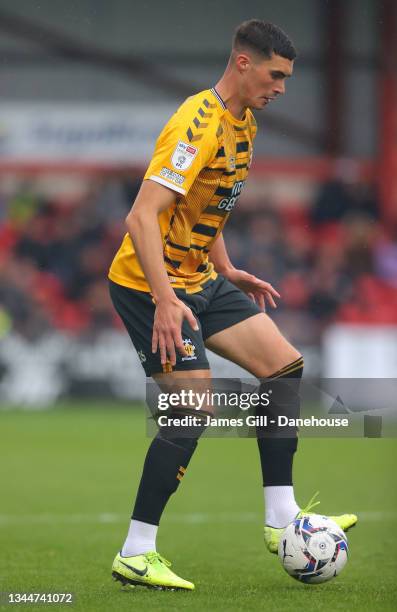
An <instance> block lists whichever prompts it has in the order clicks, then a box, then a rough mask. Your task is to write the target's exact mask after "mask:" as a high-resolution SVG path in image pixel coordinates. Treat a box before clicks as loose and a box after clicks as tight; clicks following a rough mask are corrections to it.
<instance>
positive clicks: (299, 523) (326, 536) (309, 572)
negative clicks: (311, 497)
mask: <svg viewBox="0 0 397 612" xmlns="http://www.w3.org/2000/svg"><path fill="white" fill-rule="evenodd" d="M278 556H279V559H280V561H281V564H282V566H283V568H284V569H285V571H286V572H287V573H288V574H289V575H290V576H292V577H293V578H296V580H299V581H300V582H304V583H306V584H319V583H321V582H327V581H328V580H331V578H334V577H335V576H337V575H338V574H340V572H341V571H342V569H343V568H344V566H345V565H346V562H347V557H348V543H347V538H346V534H345V533H344V532H343V531H342V529H341V528H340V527H339V526H338V525H337V524H336V523H335V522H334V521H332V520H331V519H329V518H328V517H326V516H321V515H319V514H310V515H304V516H302V517H301V518H297V519H295V520H294V521H292V523H290V524H289V525H288V526H287V527H286V529H285V530H284V533H283V535H282V537H281V539H280V543H279V547H278Z"/></svg>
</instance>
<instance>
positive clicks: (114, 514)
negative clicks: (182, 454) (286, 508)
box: [0, 403, 397, 612]
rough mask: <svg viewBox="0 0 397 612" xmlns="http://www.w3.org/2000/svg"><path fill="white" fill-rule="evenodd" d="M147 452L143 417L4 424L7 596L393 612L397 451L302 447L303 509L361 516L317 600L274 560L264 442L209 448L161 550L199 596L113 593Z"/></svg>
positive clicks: (85, 605) (94, 604)
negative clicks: (345, 554) (314, 498)
mask: <svg viewBox="0 0 397 612" xmlns="http://www.w3.org/2000/svg"><path fill="white" fill-rule="evenodd" d="M148 442H149V440H148V438H147V437H146V433H145V423H144V415H143V411H142V410H141V409H139V408H138V407H135V408H134V409H132V408H131V407H130V408H127V407H123V406H118V405H115V404H101V405H99V406H98V405H96V406H95V405H93V404H91V403H87V404H84V405H77V404H64V405H62V406H60V407H58V408H56V409H54V410H51V411H42V412H23V411H0V449H1V450H0V453H1V462H0V472H1V492H0V499H1V505H0V591H3V592H4V591H7V592H9V591H12V592H21V591H22V592H31V591H33V592H45V593H49V592H73V593H74V596H75V603H74V604H73V606H70V605H69V606H67V605H62V606H61V605H44V604H42V605H40V608H41V609H43V608H49V607H51V608H52V609H60V608H62V609H66V608H69V609H72V610H76V611H77V610H79V611H80V610H81V611H84V612H86V611H91V610H92V611H102V610H103V611H112V610H117V611H119V610H129V611H131V610H142V609H146V610H148V611H151V610H185V609H186V610H200V611H201V610H204V609H206V610H210V611H211V612H212V611H219V610H228V611H229V610H233V611H234V610H270V611H272V610H277V612H281V611H284V610H285V611H295V610H305V611H306V610H319V611H320V610H321V611H322V612H323V611H327V610H344V611H345V612H346V611H347V612H350V611H351V610H357V611H362V610H364V609H366V610H369V611H373V610H382V611H384V610H396V609H397V598H396V575H397V572H396V569H397V566H396V558H397V557H396V550H397V525H396V519H397V509H396V487H395V467H394V466H395V460H396V455H397V445H396V441H395V440H393V439H344V440H337V439H324V438H322V439H306V440H305V439H303V440H301V442H300V452H299V453H298V455H297V459H296V462H295V481H296V493H297V498H298V502H299V503H301V504H304V503H306V501H307V500H308V498H309V497H311V495H312V494H313V492H314V491H316V490H317V489H320V497H321V506H320V511H322V512H324V513H329V514H331V513H339V512H343V511H349V512H357V513H358V515H359V517H360V515H361V520H360V521H359V524H358V526H357V527H356V528H355V529H354V530H352V531H351V532H350V534H349V543H350V560H349V562H348V564H347V566H346V568H345V570H344V571H343V573H342V574H341V575H340V576H339V577H338V578H336V579H335V580H333V581H331V582H329V583H327V584H324V585H318V586H308V585H302V584H299V583H298V582H295V581H294V580H292V579H291V578H290V577H289V576H287V574H286V573H285V572H284V571H283V569H282V568H281V566H280V564H279V561H278V559H277V557H275V556H273V555H270V554H269V553H268V552H267V551H266V550H265V548H264V545H263V541H262V521H263V494H262V487H261V480H260V472H259V461H258V457H257V450H256V444H255V441H254V440H252V439H251V440H243V439H222V440H221V439H206V440H202V441H201V442H200V444H199V448H198V451H197V453H196V456H195V457H194V458H193V460H192V463H191V465H190V467H189V470H188V471H187V473H186V476H185V478H184V480H183V482H182V484H181V487H180V488H179V491H178V493H177V494H176V495H175V496H173V498H172V499H171V502H170V503H169V506H168V508H167V511H166V514H165V515H164V518H163V522H162V526H161V529H160V531H159V542H158V548H159V550H160V552H161V553H162V554H163V555H164V556H165V557H166V558H168V559H170V560H172V562H173V569H175V571H176V572H177V573H180V574H181V575H182V576H183V577H185V578H187V579H192V580H193V581H194V582H195V584H196V591H195V592H193V593H185V592H155V591H147V590H145V589H143V588H136V589H134V590H129V591H124V590H122V589H121V587H120V585H119V583H115V582H113V581H112V579H111V575H110V566H111V563H112V560H113V557H114V555H115V553H116V552H117V550H118V548H119V547H120V546H121V544H122V541H123V539H124V536H125V533H126V530H127V526H128V522H129V516H130V512H131V507H132V503H133V499H134V496H135V491H136V487H137V483H138V478H139V475H140V471H141V465H142V461H143V457H144V451H145V448H146V447H147V445H148ZM32 607H33V608H35V609H36V608H37V607H38V606H36V605H29V606H28V605H19V606H18V605H12V606H9V605H7V606H5V605H4V606H1V609H4V610H13V609H14V610H17V609H18V610H26V609H31V608H32Z"/></svg>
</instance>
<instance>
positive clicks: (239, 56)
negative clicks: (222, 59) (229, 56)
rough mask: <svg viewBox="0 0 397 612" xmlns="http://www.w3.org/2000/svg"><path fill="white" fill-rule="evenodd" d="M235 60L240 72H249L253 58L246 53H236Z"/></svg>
mask: <svg viewBox="0 0 397 612" xmlns="http://www.w3.org/2000/svg"><path fill="white" fill-rule="evenodd" d="M234 61H235V65H236V68H237V70H238V71H239V73H240V74H244V72H247V70H248V69H249V67H250V65H251V58H250V57H249V55H247V54H246V53H236V55H235V60H234Z"/></svg>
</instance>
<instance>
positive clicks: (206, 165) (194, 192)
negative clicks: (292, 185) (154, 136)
mask: <svg viewBox="0 0 397 612" xmlns="http://www.w3.org/2000/svg"><path fill="white" fill-rule="evenodd" d="M255 134H256V122H255V119H254V116H253V115H252V113H251V111H250V110H247V112H246V113H245V116H244V119H242V120H241V121H239V120H238V119H236V118H235V117H233V115H232V114H231V113H230V112H229V111H228V109H227V108H226V106H225V104H224V102H223V100H222V99H221V98H220V96H219V95H218V93H217V91H216V90H215V89H207V90H205V91H202V92H200V93H198V94H196V95H194V96H192V97H190V98H188V99H187V100H186V101H185V102H184V103H183V104H182V105H181V106H180V107H179V109H178V110H177V112H176V113H175V114H174V115H173V116H172V117H171V119H170V120H169V121H168V123H167V124H166V125H165V127H164V129H163V131H162V132H161V134H160V136H159V138H158V140H157V143H156V147H155V151H154V155H153V158H152V161H151V163H150V165H149V167H148V169H147V171H146V174H145V176H144V179H146V180H151V181H155V182H157V183H160V184H161V185H164V186H166V187H168V188H170V189H172V190H173V191H175V201H174V202H173V204H172V206H170V207H169V208H168V209H167V210H165V211H163V212H162V213H160V214H159V225H160V231H161V236H162V240H163V256H164V265H165V267H166V270H167V273H168V277H169V279H170V282H171V284H172V286H173V287H174V288H175V289H177V288H183V289H185V290H186V291H187V292H188V293H195V292H197V291H200V290H201V289H202V287H203V284H204V283H206V282H207V281H208V280H209V279H215V278H216V276H217V274H216V272H215V270H214V267H213V264H212V263H210V262H209V260H208V253H209V251H210V249H211V246H212V245H213V243H214V242H215V240H216V239H217V237H218V236H219V234H220V232H221V231H222V229H223V226H224V225H225V223H226V221H227V218H228V216H229V214H230V213H231V211H232V210H233V208H234V206H235V204H236V202H237V200H238V197H239V195H240V193H241V190H242V188H243V186H244V183H245V180H246V178H247V174H248V169H249V167H250V164H251V159H252V150H253V141H254V138H255ZM109 278H110V279H111V280H113V281H114V282H115V283H119V284H120V285H124V286H126V287H131V288H133V289H138V290H141V291H148V292H150V287H149V285H148V283H147V281H146V279H145V276H144V273H143V271H142V268H141V266H140V264H139V261H138V258H137V255H136V253H135V249H134V245H133V243H132V240H131V237H130V235H129V234H128V233H127V234H126V235H125V236H124V239H123V242H122V244H121V246H120V248H119V250H118V252H117V253H116V256H115V258H114V260H113V262H112V265H111V267H110V271H109Z"/></svg>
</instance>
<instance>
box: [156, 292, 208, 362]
mask: <svg viewBox="0 0 397 612" xmlns="http://www.w3.org/2000/svg"><path fill="white" fill-rule="evenodd" d="M184 319H186V320H187V322H188V323H189V325H190V327H191V328H192V329H194V330H195V331H197V330H198V329H199V327H198V324H197V321H196V319H195V318H194V315H193V313H192V311H191V310H190V308H189V307H188V306H186V304H184V303H183V302H182V301H181V300H178V298H177V297H176V296H175V297H174V298H172V299H167V300H164V301H160V302H158V303H157V305H156V312H155V314H154V325H153V336H152V353H157V351H158V350H160V358H161V364H162V365H164V364H165V363H167V361H170V363H171V365H173V366H174V365H175V364H176V353H175V349H177V350H178V351H179V353H180V354H181V355H183V356H185V355H186V350H185V347H184V344H183V340H182V323H183V320H184ZM167 355H168V357H167Z"/></svg>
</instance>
